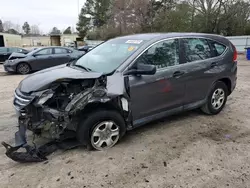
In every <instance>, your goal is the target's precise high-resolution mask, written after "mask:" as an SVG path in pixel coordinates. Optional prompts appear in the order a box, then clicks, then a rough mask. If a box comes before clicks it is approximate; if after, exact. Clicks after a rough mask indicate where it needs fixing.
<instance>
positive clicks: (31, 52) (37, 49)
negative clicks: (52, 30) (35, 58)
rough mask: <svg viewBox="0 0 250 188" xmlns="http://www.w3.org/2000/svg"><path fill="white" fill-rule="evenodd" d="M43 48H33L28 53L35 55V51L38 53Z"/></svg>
mask: <svg viewBox="0 0 250 188" xmlns="http://www.w3.org/2000/svg"><path fill="white" fill-rule="evenodd" d="M41 49H42V48H36V49H34V50H31V51H30V52H29V53H27V56H30V55H33V54H34V53H36V52H37V51H39V50H41Z"/></svg>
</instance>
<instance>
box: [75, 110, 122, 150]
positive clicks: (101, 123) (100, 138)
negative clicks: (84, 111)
mask: <svg viewBox="0 0 250 188" xmlns="http://www.w3.org/2000/svg"><path fill="white" fill-rule="evenodd" d="M125 132H126V126H125V122H124V119H123V117H122V116H121V115H120V114H119V113H118V112H116V111H110V110H98V111H95V112H92V113H90V114H88V115H87V117H85V118H84V119H83V121H82V122H81V123H80V124H79V127H78V130H77V138H78V140H79V141H80V142H81V143H82V144H83V145H87V148H88V149H89V150H91V149H96V150H105V149H108V148H111V147H113V146H114V145H115V144H117V142H118V141H119V140H120V139H121V137H122V136H123V135H124V134H125Z"/></svg>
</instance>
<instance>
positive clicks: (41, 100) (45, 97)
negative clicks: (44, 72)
mask: <svg viewBox="0 0 250 188" xmlns="http://www.w3.org/2000/svg"><path fill="white" fill-rule="evenodd" d="M52 96H53V93H49V94H42V96H41V97H40V98H39V99H38V101H37V104H38V105H43V104H44V103H45V102H47V100H49V99H50V98H51V97H52Z"/></svg>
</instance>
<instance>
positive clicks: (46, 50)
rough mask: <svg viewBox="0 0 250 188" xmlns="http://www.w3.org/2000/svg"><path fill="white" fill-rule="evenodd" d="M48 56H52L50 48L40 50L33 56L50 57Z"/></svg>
mask: <svg viewBox="0 0 250 188" xmlns="http://www.w3.org/2000/svg"><path fill="white" fill-rule="evenodd" d="M50 54H52V48H46V49H43V50H40V51H39V52H37V53H36V54H35V55H50Z"/></svg>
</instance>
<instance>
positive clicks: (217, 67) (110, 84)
mask: <svg viewBox="0 0 250 188" xmlns="http://www.w3.org/2000/svg"><path fill="white" fill-rule="evenodd" d="M188 37H194V38H196V37H201V38H207V39H211V40H215V41H219V42H220V43H223V44H224V45H226V46H227V47H228V48H227V50H226V52H225V53H224V54H223V55H221V56H219V57H216V58H210V59H207V60H202V61H196V62H192V63H186V62H185V61H184V60H183V56H184V53H185V52H184V51H183V48H180V58H179V59H180V64H179V65H175V66H172V67H166V68H163V69H159V70H158V71H157V72H156V73H155V74H154V75H126V74H124V73H125V72H126V70H128V69H129V68H131V67H133V65H134V63H135V60H136V59H137V57H138V56H140V55H141V54H142V53H143V52H144V51H145V50H146V49H147V48H149V47H150V46H151V45H153V44H155V43H157V42H159V41H162V40H169V39H173V38H175V39H179V42H180V43H179V44H180V45H181V44H182V43H181V41H182V38H188ZM122 38H123V39H124V38H125V39H128V40H134V39H135V40H137V39H139V40H147V42H146V43H145V44H144V45H143V46H142V47H141V48H139V49H138V50H137V51H136V52H135V53H134V54H133V55H132V56H130V57H129V58H128V59H127V60H126V61H125V62H124V63H123V64H122V65H121V66H120V67H119V68H118V69H117V70H116V71H115V72H114V73H113V74H110V75H103V74H102V73H94V72H86V71H83V70H82V69H80V70H79V69H76V68H75V67H72V66H58V67H54V68H51V69H47V70H44V71H40V72H38V73H35V74H33V75H31V76H29V77H27V78H26V79H24V80H23V81H22V82H21V83H20V85H19V88H18V89H19V90H20V91H21V92H24V93H31V92H36V91H40V90H44V89H49V86H50V84H51V83H53V82H56V81H57V82H60V81H65V80H67V79H80V80H86V79H94V80H95V84H94V86H93V87H92V88H89V89H86V90H85V91H81V92H80V93H79V94H77V95H76V96H75V97H74V98H73V99H72V100H71V101H70V102H69V104H68V105H67V107H66V110H65V111H63V112H60V113H63V114H64V115H65V116H64V117H65V119H66V120H67V121H66V122H64V123H65V124H64V125H63V126H62V127H63V128H66V126H68V124H67V123H70V121H69V118H68V116H72V115H74V113H76V111H78V110H80V111H81V110H84V108H85V107H86V106H88V105H89V104H93V103H95V104H98V103H102V104H105V103H109V102H111V103H113V104H114V105H117V108H118V109H119V110H120V111H121V113H122V115H123V117H124V119H125V122H126V124H127V129H133V128H135V127H138V126H140V125H143V124H145V123H147V122H150V121H152V120H156V119H159V118H162V117H164V116H166V115H171V114H174V113H178V112H181V111H183V110H188V109H192V108H197V107H200V106H201V105H202V104H203V103H204V102H206V98H207V95H208V93H209V91H210V89H211V87H212V86H213V84H214V82H215V81H217V80H221V79H228V80H229V81H230V82H231V84H230V87H229V88H228V89H229V93H231V92H232V91H233V89H234V88H235V85H236V79H237V76H236V73H237V64H236V63H235V62H233V51H232V48H231V45H230V43H229V41H228V40H227V39H225V38H223V37H220V36H216V35H207V34H190V33H189V34H185V33H179V34H178V33H172V34H144V35H133V36H126V37H122ZM180 47H181V46H180ZM176 73H182V74H176ZM103 80H106V81H105V82H103ZM34 83H36V84H34ZM100 83H101V84H100ZM105 83H106V84H105ZM100 91H102V92H100ZM123 98H125V101H127V105H126V104H123V102H122V99H123ZM46 110H48V111H50V110H52V113H53V111H54V110H53V109H46ZM55 111H56V110H55ZM56 113H58V112H56ZM56 113H55V114H54V115H57V114H56ZM18 134H19V135H20V138H21V141H22V145H26V139H25V134H26V133H23V131H22V129H19V132H17V134H16V135H18ZM17 138H18V137H17ZM6 146H8V145H6ZM7 154H8V155H9V157H10V158H12V159H13V160H15V159H16V160H17V161H18V160H19V159H20V158H15V157H16V156H11V153H8V150H7V153H6V155H7ZM12 154H13V153H12ZM8 155H7V156H8ZM35 160H37V159H35ZM38 160H42V159H38Z"/></svg>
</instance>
